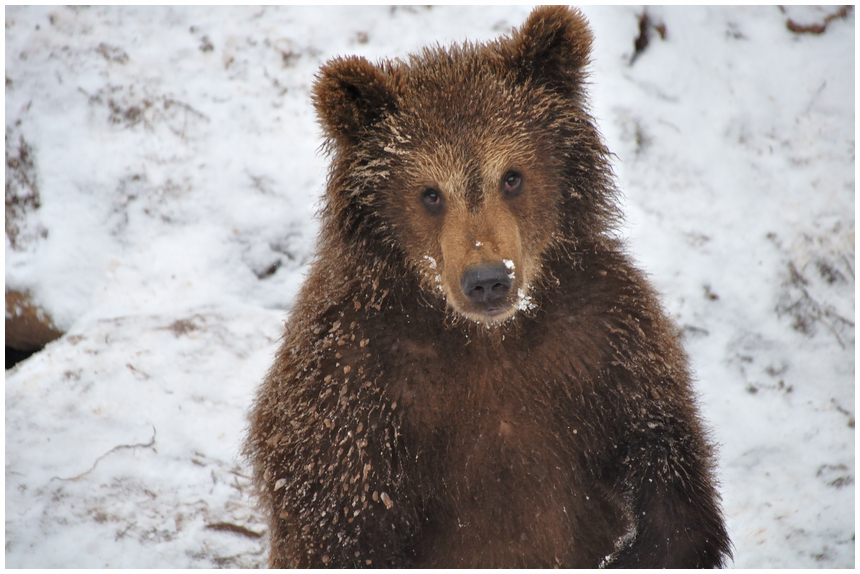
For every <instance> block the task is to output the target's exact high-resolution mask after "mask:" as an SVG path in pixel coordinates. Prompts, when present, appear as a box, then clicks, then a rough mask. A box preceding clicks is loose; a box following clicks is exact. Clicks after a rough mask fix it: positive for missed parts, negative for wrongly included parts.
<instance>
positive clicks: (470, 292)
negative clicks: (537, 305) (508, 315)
mask: <svg viewBox="0 0 860 574" xmlns="http://www.w3.org/2000/svg"><path fill="white" fill-rule="evenodd" d="M512 283H513V280H512V279H511V276H510V272H509V271H508V268H507V267H506V266H505V264H504V263H503V262H501V261H499V262H497V263H491V264H487V263H481V264H479V265H471V266H469V267H467V268H466V271H465V272H464V273H463V277H462V280H461V282H460V286H461V287H462V289H463V293H464V294H465V295H466V297H467V298H468V299H469V300H470V301H472V302H473V303H476V304H478V305H479V306H481V307H482V308H485V310H486V312H487V313H488V314H490V315H492V314H494V313H493V312H494V311H495V312H499V311H502V310H503V308H506V307H507V305H503V304H502V302H503V300H504V299H505V298H506V297H507V295H508V292H509V291H510V289H511V285H512Z"/></svg>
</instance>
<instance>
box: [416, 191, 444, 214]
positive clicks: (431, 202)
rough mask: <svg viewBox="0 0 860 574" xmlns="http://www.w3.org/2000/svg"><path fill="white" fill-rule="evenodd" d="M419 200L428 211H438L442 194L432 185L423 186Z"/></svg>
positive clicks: (440, 207)
mask: <svg viewBox="0 0 860 574" xmlns="http://www.w3.org/2000/svg"><path fill="white" fill-rule="evenodd" d="M421 201H422V203H424V207H425V208H426V209H427V211H429V212H430V213H439V212H440V211H441V210H442V194H441V193H439V192H438V191H437V190H435V189H433V188H432V187H425V188H424V190H423V191H422V192H421Z"/></svg>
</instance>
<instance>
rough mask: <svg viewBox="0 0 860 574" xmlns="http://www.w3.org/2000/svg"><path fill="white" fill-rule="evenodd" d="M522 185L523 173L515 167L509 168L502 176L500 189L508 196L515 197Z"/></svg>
mask: <svg viewBox="0 0 860 574" xmlns="http://www.w3.org/2000/svg"><path fill="white" fill-rule="evenodd" d="M522 187H523V175H522V174H521V173H520V172H518V171H517V170H515V169H510V170H508V171H507V172H506V173H505V176H504V177H503V178H502V189H503V190H504V192H505V195H507V196H508V197H516V196H517V195H519V194H520V192H521V191H522Z"/></svg>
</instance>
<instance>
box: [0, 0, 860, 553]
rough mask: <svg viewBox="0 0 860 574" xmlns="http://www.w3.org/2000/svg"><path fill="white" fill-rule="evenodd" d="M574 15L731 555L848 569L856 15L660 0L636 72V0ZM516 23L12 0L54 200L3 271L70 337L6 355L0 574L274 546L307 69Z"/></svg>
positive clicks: (304, 241)
mask: <svg viewBox="0 0 860 574" xmlns="http://www.w3.org/2000/svg"><path fill="white" fill-rule="evenodd" d="M584 11H585V13H586V15H587V16H588V17H589V19H590V21H591V23H592V26H593V29H594V32H595V36H596V43H595V54H594V64H593V66H592V72H593V73H592V76H591V80H592V82H593V85H592V97H593V98H592V99H593V112H594V115H595V116H596V117H597V118H598V122H599V125H600V128H601V131H602V133H603V134H604V136H605V137H606V140H607V143H608V145H609V147H610V149H612V150H613V151H614V152H615V154H616V155H617V157H616V158H615V162H614V166H615V169H616V173H617V175H618V180H619V187H620V188H621V189H622V190H623V192H624V194H625V196H626V206H625V211H626V214H627V225H626V227H625V233H626V234H627V235H628V236H629V248H630V250H631V252H632V253H634V254H635V256H636V258H637V260H638V261H639V263H640V265H641V267H642V268H644V269H645V270H647V271H648V272H649V274H650V275H651V278H652V280H653V282H654V284H655V285H656V286H657V288H658V289H659V290H660V291H661V292H662V293H663V294H664V302H665V305H666V308H667V310H668V311H669V312H670V314H671V315H672V316H673V317H674V318H675V320H676V321H677V323H678V326H679V327H680V328H681V329H682V332H683V334H684V336H685V339H686V344H687V349H688V351H689V353H690V356H691V359H692V363H693V365H694V368H695V370H696V372H697V376H698V379H699V382H698V386H697V390H698V392H699V393H700V395H701V399H702V407H703V413H704V416H705V418H706V419H707V420H708V421H709V423H710V426H711V429H712V434H713V437H714V439H715V440H716V441H717V442H718V443H719V444H720V445H721V449H720V468H719V472H720V476H721V480H722V487H721V491H722V493H723V501H724V506H725V510H726V514H727V517H728V523H729V528H730V534H731V536H732V539H733V542H734V545H735V563H734V564H735V566H737V567H765V566H770V567H851V566H853V565H854V560H855V558H854V488H855V484H854V476H855V472H854V416H855V394H854V369H855V363H854V346H855V336H854V292H855V279H854V262H855V255H854V226H855V224H854V221H855V216H854V214H855V205H854V187H855V177H854V97H855V94H854V53H855V43H854V12H853V11H851V12H849V13H848V15H847V17H845V18H836V19H833V20H832V21H830V22H829V23H828V25H827V28H826V31H825V32H824V33H822V34H818V35H816V34H797V33H793V32H791V31H789V30H788V29H787V27H786V21H787V20H788V19H789V18H791V19H792V20H793V21H796V22H799V23H804V24H814V23H820V22H823V21H824V18H825V17H826V15H827V14H829V13H833V12H835V8H828V7H824V8H816V9H805V10H802V9H797V8H790V9H788V12H787V13H784V12H782V11H780V10H779V9H778V8H775V7H767V8H737V7H736V8H705V7H696V8H649V9H648V16H649V21H650V22H651V23H652V25H653V26H652V27H651V41H650V43H649V45H648V46H647V47H646V48H645V49H644V51H642V52H641V53H640V54H638V55H637V56H636V57H635V59H634V61H633V63H632V65H631V63H630V62H631V59H633V55H634V49H633V45H634V40H635V39H636V37H637V36H638V35H639V33H640V32H639V16H640V15H641V14H642V13H643V9H642V8H639V7H620V8H603V7H590V8H586V9H585V10H584ZM528 12H529V8H528V7H497V8H491V7H474V8H468V7H433V8H425V7H409V8H397V9H391V8H388V7H364V8H358V7H355V8H343V7H339V8H298V7H278V8H251V7H238V8H229V7H219V8H198V7H191V8H171V7H158V8H153V7H150V8H131V7H127V8H110V7H94V8H50V7H7V8H6V100H5V101H6V153H7V172H6V177H7V199H8V197H9V193H10V187H9V186H10V185H11V193H13V194H16V193H17V194H19V195H22V194H26V193H30V194H32V193H37V194H38V198H39V205H40V207H39V208H38V209H33V208H32V207H29V208H25V209H21V210H18V211H16V212H15V213H14V219H13V220H12V223H13V224H14V229H15V230H16V232H15V234H14V241H13V240H12V239H10V237H9V235H8V234H7V241H6V250H5V261H6V263H5V268H6V275H5V277H6V279H5V281H6V288H7V289H16V290H21V291H24V290H27V291H29V292H30V293H31V294H32V295H33V297H34V299H35V300H36V301H37V303H38V304H39V305H41V307H42V308H43V309H44V310H45V311H46V312H47V313H49V314H50V315H51V317H52V318H53V319H54V321H55V323H56V324H57V326H59V327H60V328H61V329H63V330H64V331H67V334H66V335H65V336H64V337H63V338H61V339H59V340H57V341H55V342H54V343H51V344H49V345H48V347H46V349H45V350H44V351H42V352H41V353H38V354H36V355H34V356H33V357H31V358H30V359H28V360H27V361H25V362H23V363H21V364H19V365H18V366H16V367H15V368H14V369H12V370H10V371H7V373H6V396H5V400H6V429H5V430H6V433H5V439H6V556H5V558H6V565H7V566H9V567H58V566H65V567H103V566H111V567H171V566H173V567H190V566H195V567H218V566H243V567H253V566H257V565H261V564H263V563H264V562H265V526H264V524H263V523H262V522H261V520H260V519H259V517H258V515H257V514H256V513H255V512H254V510H253V507H252V504H253V502H252V500H251V499H250V498H249V497H248V479H247V475H248V470H247V468H246V466H245V464H244V461H243V460H242V459H241V456H240V453H239V449H240V444H241V440H242V433H243V428H244V425H245V419H244V416H245V412H246V411H247V409H248V407H249V406H250V402H251V398H252V395H253V392H254V388H255V386H256V385H257V384H258V383H259V381H260V380H261V378H262V377H263V375H264V373H265V371H266V369H267V368H268V366H269V363H270V361H271V357H272V354H273V353H274V350H275V348H276V346H277V341H278V338H279V337H280V332H281V329H282V321H283V319H284V317H285V315H286V311H287V310H288V309H289V307H290V304H291V301H292V299H293V297H294V295H295V293H296V292H297V290H298V288H299V285H300V283H301V280H302V273H303V271H304V269H305V266H306V264H307V263H308V261H309V260H310V258H311V257H312V255H313V245H314V239H315V234H316V229H317V223H316V221H315V219H314V213H315V210H316V207H317V203H316V202H317V200H318V198H319V196H320V193H321V191H322V188H323V185H324V181H325V169H326V162H325V157H324V156H323V155H322V154H320V153H319V152H318V147H319V144H320V138H319V131H318V129H317V127H316V125H315V119H314V116H313V111H312V108H311V106H310V101H309V89H310V86H311V85H312V82H313V77H314V74H315V72H316V70H317V69H318V67H319V66H320V64H322V63H323V62H325V61H326V60H327V59H328V58H330V57H333V56H335V55H338V54H360V55H364V56H366V57H368V58H371V59H374V60H375V59H378V58H381V57H395V56H398V55H401V56H402V55H404V54H406V53H408V52H410V51H415V50H417V49H419V48H420V47H421V46H423V45H425V44H429V43H435V42H439V43H441V44H446V43H450V42H453V41H462V40H465V39H466V38H469V39H471V40H477V41H480V40H485V39H489V38H492V37H495V36H497V35H498V34H500V33H506V32H507V31H509V30H510V27H511V26H516V25H519V24H520V23H521V22H522V21H523V20H524V18H525V17H526V15H527V14H528ZM658 28H660V29H663V30H665V38H661V37H660V35H659V33H658V30H657V29H658ZM22 150H23V151H24V152H26V153H25V154H24V155H26V156H27V158H29V160H30V161H19V162H13V163H15V167H14V168H10V167H9V165H10V162H9V161H8V160H9V158H10V157H11V158H21V157H23V155H22V153H21V152H22ZM24 181H26V182H29V184H28V185H29V186H30V187H28V188H27V189H24V188H23V187H22V185H23V184H22V183H21V182H24ZM10 182H11V184H10ZM25 207H26V205H25ZM9 223H10V220H9V212H8V210H7V229H9Z"/></svg>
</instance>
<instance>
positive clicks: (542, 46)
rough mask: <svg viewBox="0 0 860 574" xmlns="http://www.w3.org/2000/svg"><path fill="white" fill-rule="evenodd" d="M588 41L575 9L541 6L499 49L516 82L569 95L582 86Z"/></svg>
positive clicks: (587, 32)
mask: <svg viewBox="0 0 860 574" xmlns="http://www.w3.org/2000/svg"><path fill="white" fill-rule="evenodd" d="M592 41H593V36H592V34H591V30H589V28H588V21H587V20H586V19H585V16H583V15H582V13H581V12H580V11H579V10H576V9H572V8H568V7H567V6H541V7H539V8H535V9H534V10H532V13H531V14H529V17H528V19H527V20H526V22H525V23H524V24H523V25H522V27H521V28H520V29H519V30H515V31H514V33H513V36H512V37H511V38H510V39H507V40H503V41H502V42H501V43H500V46H499V47H500V51H501V55H502V57H503V58H504V60H505V62H506V65H507V67H508V69H509V70H511V71H513V72H514V73H515V74H516V78H517V81H519V82H521V83H525V82H532V83H533V85H536V86H540V87H543V88H546V89H549V90H550V91H555V92H561V93H570V92H571V91H577V90H578V88H579V87H580V86H581V84H582V78H583V75H584V73H583V68H585V66H586V65H588V63H589V59H590V54H591V44H592Z"/></svg>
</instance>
